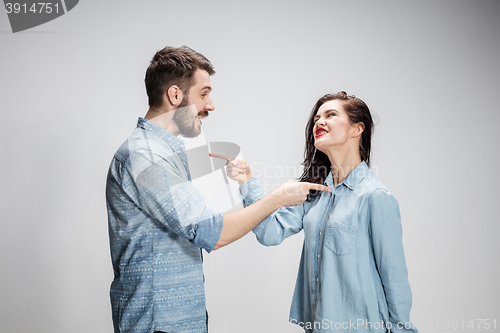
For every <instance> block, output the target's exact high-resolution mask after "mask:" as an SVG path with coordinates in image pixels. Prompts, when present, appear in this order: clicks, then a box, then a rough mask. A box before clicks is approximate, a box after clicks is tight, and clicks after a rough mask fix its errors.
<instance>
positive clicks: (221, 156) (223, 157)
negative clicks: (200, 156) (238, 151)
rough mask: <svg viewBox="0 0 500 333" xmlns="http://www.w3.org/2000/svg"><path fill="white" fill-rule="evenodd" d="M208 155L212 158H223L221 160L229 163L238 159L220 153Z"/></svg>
mask: <svg viewBox="0 0 500 333" xmlns="http://www.w3.org/2000/svg"><path fill="white" fill-rule="evenodd" d="M208 155H210V157H217V158H221V159H223V160H226V161H228V162H231V161H232V160H234V159H235V158H236V157H234V156H231V155H226V154H220V153H210V154H208Z"/></svg>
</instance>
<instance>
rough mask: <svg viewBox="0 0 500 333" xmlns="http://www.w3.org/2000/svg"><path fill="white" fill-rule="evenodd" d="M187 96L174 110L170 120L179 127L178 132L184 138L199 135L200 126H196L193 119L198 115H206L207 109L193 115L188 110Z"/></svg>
mask: <svg viewBox="0 0 500 333" xmlns="http://www.w3.org/2000/svg"><path fill="white" fill-rule="evenodd" d="M188 104H189V98H188V96H184V98H183V99H182V102H181V104H179V107H178V108H177V110H175V111H174V112H175V113H174V117H173V118H172V120H173V121H174V123H175V125H177V128H179V132H180V134H181V135H182V136H184V137H186V138H194V137H197V136H198V135H200V133H201V127H200V128H197V127H196V126H195V124H194V122H195V120H196V119H197V118H198V115H200V116H201V117H203V118H204V117H208V111H205V110H203V111H200V112H199V113H198V114H196V115H194V114H193V113H192V112H190V106H189V105H188Z"/></svg>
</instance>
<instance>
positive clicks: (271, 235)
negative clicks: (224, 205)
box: [228, 91, 417, 332]
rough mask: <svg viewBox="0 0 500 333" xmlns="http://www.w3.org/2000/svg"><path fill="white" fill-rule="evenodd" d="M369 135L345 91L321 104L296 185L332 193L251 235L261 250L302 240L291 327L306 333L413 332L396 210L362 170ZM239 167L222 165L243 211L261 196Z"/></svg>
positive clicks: (366, 116)
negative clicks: (324, 188) (294, 238)
mask: <svg viewBox="0 0 500 333" xmlns="http://www.w3.org/2000/svg"><path fill="white" fill-rule="evenodd" d="M372 131H373V120H372V115H371V113H370V110H369V109H368V106H367V105H366V104H365V103H364V102H363V101H362V100H360V99H358V98H356V97H354V96H349V95H347V94H346V93H345V92H344V91H342V92H339V93H337V94H327V95H325V96H323V97H321V98H320V99H319V100H318V101H317V103H316V104H315V106H314V108H313V110H312V112H311V115H310V118H309V122H308V123H307V126H306V148H305V159H304V162H303V165H304V173H303V174H302V176H301V177H300V181H303V182H311V183H317V184H325V185H328V186H329V187H331V188H332V189H333V191H332V192H331V193H329V192H324V191H317V192H315V193H311V194H310V195H309V198H308V200H307V201H305V202H304V203H303V204H301V205H299V206H294V207H284V208H281V209H279V210H277V211H275V212H274V213H273V214H271V215H270V216H269V217H268V218H267V219H266V220H264V221H263V222H262V223H261V224H259V225H258V226H257V227H256V228H255V229H254V230H253V231H254V233H255V234H256V236H257V239H258V241H259V242H260V243H262V244H264V245H267V246H270V245H277V244H280V243H281V242H282V241H283V240H284V239H285V238H286V237H288V236H291V235H293V234H296V233H298V232H299V231H301V230H304V245H303V249H302V257H301V260H300V266H299V272H298V276H297V282H296V286H295V292H294V295H293V301H292V306H291V311H290V319H289V320H290V322H292V323H295V324H298V325H300V326H302V327H303V328H304V330H305V331H306V332H317V331H335V332H417V329H416V328H415V327H414V326H413V324H412V323H411V322H410V308H411V304H412V294H411V291H410V285H409V283H408V273H407V268H406V263H405V256H404V252H403V243H402V230H401V221H400V214H399V206H398V202H397V201H396V199H395V198H394V196H393V195H392V194H391V193H390V192H389V191H388V190H387V189H386V187H385V186H384V185H383V184H382V183H381V182H380V181H379V180H378V179H377V177H376V176H375V175H374V174H373V173H372V172H371V171H370V169H369V165H370V151H371V135H372ZM242 163H244V161H243V160H236V161H233V162H232V163H229V164H228V165H229V166H230V167H229V168H228V173H229V174H230V175H231V176H233V177H232V178H234V179H237V180H239V181H240V184H242V186H241V187H240V191H241V194H242V197H243V198H244V201H243V202H244V205H245V206H248V205H251V204H252V203H254V202H255V201H257V200H259V199H261V198H262V197H263V193H262V191H261V188H260V186H259V184H258V181H257V180H256V179H255V178H253V177H252V176H251V173H250V170H249V168H248V167H247V168H246V169H245V167H244V166H243V164H242ZM238 177H240V178H239V179H238Z"/></svg>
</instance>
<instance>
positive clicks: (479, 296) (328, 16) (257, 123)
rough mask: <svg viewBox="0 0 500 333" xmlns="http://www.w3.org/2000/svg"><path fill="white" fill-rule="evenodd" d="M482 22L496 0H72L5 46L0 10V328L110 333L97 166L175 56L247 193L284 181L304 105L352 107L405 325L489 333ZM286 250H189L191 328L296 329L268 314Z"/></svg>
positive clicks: (298, 150)
mask: <svg viewBox="0 0 500 333" xmlns="http://www.w3.org/2000/svg"><path fill="white" fill-rule="evenodd" d="M499 17H500V2H499V1H377V2H375V1H366V2H361V1H349V2H348V1H274V2H260V1H247V2H236V1H222V2H215V1H214V2H207V1H205V2H198V1H176V2H175V1H153V0H150V1H94V0H93V1H90V0H88V1H81V2H80V3H79V4H78V6H76V7H75V8H74V9H73V10H72V11H71V12H69V13H68V14H66V15H64V16H61V17H59V18H58V19H56V20H53V21H51V22H49V23H46V24H44V25H41V26H38V27H36V28H33V29H31V30H27V31H25V32H21V33H16V34H13V33H12V32H11V30H10V25H9V23H8V20H7V15H6V13H5V12H2V11H0V49H1V53H0V57H1V58H0V59H1V61H0V91H1V98H0V110H1V112H2V113H1V114H2V124H1V127H2V130H1V131H0V135H1V142H2V143H1V163H0V168H1V169H0V170H1V172H0V177H1V182H0V184H1V186H0V199H1V201H0V202H1V205H2V209H1V213H0V214H1V227H2V228H1V232H0V267H1V270H0V332H2V333H3V332H7V333H17V332H40V333H42V332H50V333H54V332H70V331H71V332H73V333H80V332H81V333H88V332H102V333H105V332H111V331H112V323H111V311H110V304H109V298H108V290H109V285H110V283H111V280H112V268H111V262H110V257H109V244H108V235H107V217H106V210H105V199H104V186H105V178H106V172H107V167H108V165H109V162H110V160H111V157H112V155H113V153H114V152H115V150H116V149H117V147H118V146H119V145H120V144H121V143H122V142H123V141H124V140H125V139H126V137H127V136H128V135H129V133H130V132H131V131H132V129H133V128H134V126H135V124H136V121H137V118H138V117H139V116H143V115H144V114H145V112H146V110H147V98H146V93H145V89H144V84H143V79H144V73H145V70H146V67H147V66H148V63H149V60H150V59H151V57H152V56H153V54H154V52H156V51H157V50H158V49H160V48H163V47H164V46H165V45H173V46H180V45H183V44H186V45H188V46H190V47H192V48H194V49H195V50H197V51H200V52H202V53H203V54H205V55H206V56H207V57H208V58H209V59H210V60H211V61H212V63H213V64H214V66H215V69H216V71H217V74H216V75H215V76H214V77H213V78H212V85H213V87H214V90H213V94H212V95H213V100H214V102H215V106H216V110H215V111H214V112H213V113H212V114H211V116H210V117H209V118H207V119H206V120H204V124H203V126H204V127H203V128H204V136H205V139H206V140H207V141H214V142H216V141H226V142H233V143H236V144H238V145H239V146H240V148H241V152H242V154H243V156H244V158H246V159H247V160H248V161H249V163H253V166H254V167H255V170H256V172H259V173H260V177H259V179H260V181H261V183H262V184H263V185H264V187H265V188H266V192H268V191H270V190H271V189H272V188H273V187H276V186H277V185H279V184H281V183H282V182H284V181H286V180H287V179H290V178H293V177H297V176H298V175H299V174H300V163H301V161H302V155H303V146H304V133H303V131H304V127H305V123H306V121H307V117H308V114H309V111H310V110H311V108H312V106H313V104H314V103H315V102H316V100H317V99H318V98H319V97H320V96H322V95H323V94H325V93H327V92H336V91H338V90H346V91H347V92H348V93H350V94H355V95H356V96H358V97H360V98H361V99H363V100H365V101H366V103H367V104H368V105H369V106H370V108H371V109H372V111H373V112H374V113H375V114H376V115H378V118H379V120H378V124H377V126H376V129H375V134H374V140H373V166H374V171H375V172H376V173H377V175H378V176H379V178H380V179H381V180H382V182H384V183H385V185H386V186H387V187H388V188H389V190H390V191H391V192H392V193H393V194H394V195H395V196H396V198H397V199H398V200H399V203H400V206H401V213H402V218H403V230H404V245H405V253H406V259H407V264H408V269H409V274H410V275H409V276H410V283H411V286H412V290H413V294H414V304H413V309H412V317H411V319H412V321H413V322H414V323H415V324H416V325H417V326H418V327H419V328H420V330H421V332H429V331H435V332H446V331H450V332H455V331H470V332H472V331H474V332H489V331H494V330H493V323H494V322H493V321H495V320H496V325H497V329H498V327H499V326H500V316H499V313H500V305H499V303H498V299H499V297H500V291H499V287H498V284H497V283H498V280H499V279H500V270H499V265H498V261H499V245H498V234H499V232H500V227H499V222H500V220H499V217H498V204H499V195H498V188H499V186H500V176H499V174H498V171H497V168H498V163H499V158H498V152H499V148H500V147H499V140H498V133H499V130H500V107H499V100H498V96H499V91H500V82H499V78H500V66H499V62H498V59H500V20H499V19H498V18H499ZM302 239H303V237H302V235H301V234H299V235H296V236H294V237H291V238H289V239H287V240H286V241H285V242H284V243H283V244H282V245H280V246H278V247H273V248H266V247H264V246H261V245H260V244H258V243H257V241H256V240H255V237H254V236H253V235H247V236H245V237H244V238H243V239H241V240H240V241H238V242H236V243H234V244H231V245H230V246H227V247H225V248H223V249H221V250H219V251H215V252H213V253H211V254H209V255H206V256H205V264H204V266H205V276H206V293H207V306H208V311H209V313H210V329H211V332H215V333H224V332H228V333H229V332H241V333H246V332H301V331H302V330H301V329H300V328H298V327H297V326H295V325H292V324H289V323H288V322H287V320H288V312H289V306H290V302H291V299H292V294H293V288H294V284H295V277H296V274H297V267H298V262H299V256H300V252H301V246H302ZM481 319H483V320H489V323H490V325H491V327H490V328H489V329H487V328H486V326H485V325H484V321H483V322H482V324H481V322H480V321H479V320H481ZM471 321H473V325H474V328H472V329H471V328H470V327H468V325H470V323H471ZM481 325H482V326H481Z"/></svg>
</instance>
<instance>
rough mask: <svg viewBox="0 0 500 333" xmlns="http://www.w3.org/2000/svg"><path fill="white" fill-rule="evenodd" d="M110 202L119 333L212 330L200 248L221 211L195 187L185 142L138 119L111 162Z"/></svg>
mask: <svg viewBox="0 0 500 333" xmlns="http://www.w3.org/2000/svg"><path fill="white" fill-rule="evenodd" d="M106 204H107V211H108V223H109V240H110V248H111V259H112V264H113V271H114V280H113V282H112V284H111V290H110V297H111V307H112V315H113V324H114V331H115V333H119V332H120V333H125V332H142V333H150V332H154V331H165V332H207V312H206V308H205V289H204V275H203V267H202V252H201V251H202V249H205V250H206V251H207V252H210V251H211V250H212V249H213V248H214V246H215V245H216V243H217V241H218V239H219V237H220V233H221V231H222V224H223V217H222V214H220V213H216V212H213V211H212V210H210V209H209V208H208V207H207V205H206V201H205V199H204V198H203V196H202V195H201V193H200V192H199V191H198V190H197V189H196V188H195V187H194V186H193V185H192V183H191V177H190V173H189V167H188V163H187V157H186V151H185V147H184V144H183V142H182V140H181V139H179V138H177V137H175V136H174V135H172V134H171V133H170V132H168V131H167V130H165V129H164V128H162V127H160V126H159V125H157V124H155V123H153V122H151V121H149V120H146V119H144V118H139V121H138V123H137V127H136V128H135V129H134V130H133V132H132V134H131V135H130V137H129V138H128V139H127V140H126V141H125V142H124V143H123V145H122V146H121V147H120V148H119V149H118V151H117V152H116V154H115V155H114V157H113V160H112V162H111V165H110V167H109V172H108V176H107V183H106Z"/></svg>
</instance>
